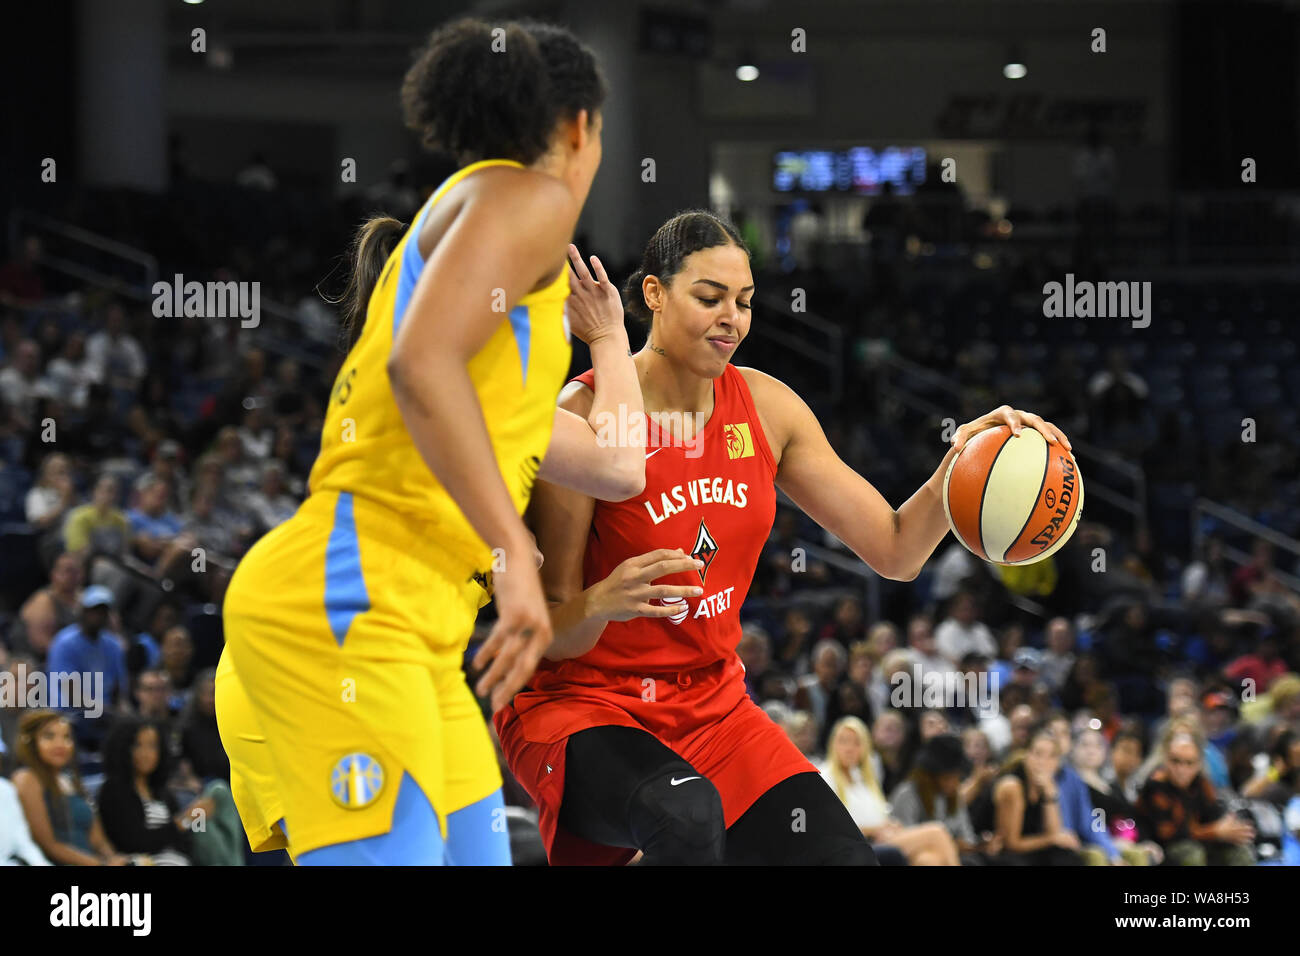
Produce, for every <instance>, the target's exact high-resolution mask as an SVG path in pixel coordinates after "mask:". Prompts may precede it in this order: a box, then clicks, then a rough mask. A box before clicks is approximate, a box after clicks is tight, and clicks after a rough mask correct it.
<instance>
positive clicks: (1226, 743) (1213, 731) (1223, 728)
mask: <svg viewBox="0 0 1300 956" xmlns="http://www.w3.org/2000/svg"><path fill="white" fill-rule="evenodd" d="M1237 710H1238V708H1237V698H1236V697H1234V696H1232V695H1231V694H1229V693H1227V692H1226V691H1221V690H1220V691H1212V692H1211V693H1208V694H1206V695H1205V696H1204V697H1202V698H1201V725H1202V726H1203V727H1204V728H1205V739H1206V741H1207V742H1208V743H1209V744H1210V746H1211V747H1214V748H1217V749H1218V750H1219V751H1227V749H1228V748H1229V747H1230V746H1232V741H1233V739H1234V738H1235V737H1236V736H1237V734H1238V732H1239V731H1238V729H1237ZM1211 779H1212V780H1213V782H1214V783H1215V785H1216V786H1223V785H1224V784H1222V783H1221V782H1220V781H1219V780H1217V779H1214V778H1213V777H1212V778H1211Z"/></svg>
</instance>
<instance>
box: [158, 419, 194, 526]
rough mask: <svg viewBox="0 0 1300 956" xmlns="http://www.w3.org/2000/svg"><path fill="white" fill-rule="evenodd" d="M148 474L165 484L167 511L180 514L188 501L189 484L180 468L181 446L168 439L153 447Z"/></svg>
mask: <svg viewBox="0 0 1300 956" xmlns="http://www.w3.org/2000/svg"><path fill="white" fill-rule="evenodd" d="M148 473H149V474H151V475H153V476H154V477H156V478H158V479H160V480H161V481H163V482H166V484H167V495H168V497H167V510H168V511H171V512H175V513H180V512H183V511H184V510H185V502H187V501H189V500H190V482H189V479H188V478H186V476H185V469H184V468H183V467H182V466H181V446H180V445H178V444H177V443H176V442H174V441H172V440H171V439H170V438H169V439H166V440H165V441H160V442H159V443H158V444H157V445H155V446H154V449H153V452H152V453H151V454H150V456H149V472H148Z"/></svg>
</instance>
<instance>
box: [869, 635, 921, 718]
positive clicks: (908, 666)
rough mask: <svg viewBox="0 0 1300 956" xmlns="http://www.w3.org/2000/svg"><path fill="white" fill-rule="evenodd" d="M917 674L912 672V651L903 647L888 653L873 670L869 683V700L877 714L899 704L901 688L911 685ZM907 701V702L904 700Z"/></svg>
mask: <svg viewBox="0 0 1300 956" xmlns="http://www.w3.org/2000/svg"><path fill="white" fill-rule="evenodd" d="M914 677H915V675H914V674H913V672H912V652H911V651H910V650H906V649H903V648H899V649H898V650H893V651H890V652H889V653H887V654H886V655H885V656H884V658H883V659H882V660H881V662H880V666H878V667H877V668H876V669H875V670H874V671H873V672H872V676H871V680H870V682H869V683H868V684H867V700H868V701H869V702H870V704H871V709H872V711H873V712H874V713H876V714H883V713H884V712H885V711H887V710H890V709H891V708H894V707H896V706H899V704H896V703H895V701H896V700H898V697H897V696H896V692H897V693H898V694H901V693H903V691H902V690H900V689H899V688H906V687H910V686H911V682H912V681H913V680H914ZM904 703H906V702H904Z"/></svg>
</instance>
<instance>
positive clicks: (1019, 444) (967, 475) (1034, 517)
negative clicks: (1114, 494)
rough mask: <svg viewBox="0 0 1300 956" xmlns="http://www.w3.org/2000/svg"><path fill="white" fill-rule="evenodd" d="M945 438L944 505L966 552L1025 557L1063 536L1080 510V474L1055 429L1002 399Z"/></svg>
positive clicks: (1001, 559)
mask: <svg viewBox="0 0 1300 956" xmlns="http://www.w3.org/2000/svg"><path fill="white" fill-rule="evenodd" d="M1026 426H1028V427H1027V428H1026ZM952 444H953V448H954V449H955V450H956V452H957V454H955V455H954V456H952V461H951V463H950V464H949V465H948V471H947V473H946V474H945V475H944V481H943V508H944V513H945V514H946V515H947V517H948V524H949V526H950V527H951V528H952V531H953V533H954V534H955V535H956V536H957V540H958V541H960V542H961V543H962V544H963V545H965V546H966V548H967V549H969V550H970V551H971V552H972V553H973V554H975V555H976V556H978V557H980V558H983V559H984V560H985V561H991V562H993V563H994V564H1005V565H1016V564H1032V563H1034V562H1035V561H1041V560H1042V559H1044V558H1047V557H1050V556H1051V555H1052V554H1054V553H1055V552H1056V551H1057V550H1059V549H1060V548H1061V546H1062V545H1064V544H1065V542H1066V541H1067V540H1069V538H1070V536H1071V535H1072V534H1073V533H1074V529H1075V527H1077V525H1078V522H1079V515H1080V514H1081V513H1082V510H1083V477H1082V475H1081V474H1080V473H1079V466H1078V463H1077V462H1076V461H1075V460H1074V455H1073V454H1071V452H1070V440H1069V439H1068V438H1066V437H1065V435H1064V434H1063V433H1062V432H1061V431H1060V429H1058V428H1057V427H1056V426H1055V425H1053V424H1052V423H1051V422H1046V421H1044V420H1043V419H1042V417H1041V416H1038V415H1035V414H1033V413H1032V412H1025V411H1019V410H1017V409H1014V408H1011V407H1010V406H1009V405H1003V406H1002V407H1001V408H997V409H994V410H993V411H992V412H989V413H988V414H987V415H985V416H983V417H981V418H978V419H976V420H975V421H973V422H968V423H966V424H965V425H962V426H961V427H960V428H958V429H957V431H956V432H955V433H954V434H953V436H952Z"/></svg>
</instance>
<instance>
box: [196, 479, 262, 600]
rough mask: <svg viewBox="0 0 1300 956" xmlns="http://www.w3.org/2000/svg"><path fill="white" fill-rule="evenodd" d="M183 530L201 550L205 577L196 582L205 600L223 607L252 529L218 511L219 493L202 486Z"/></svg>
mask: <svg viewBox="0 0 1300 956" xmlns="http://www.w3.org/2000/svg"><path fill="white" fill-rule="evenodd" d="M184 530H185V533H186V534H187V535H189V536H190V537H191V538H192V539H193V540H194V541H195V542H196V546H197V547H199V548H201V549H202V555H203V573H202V574H200V575H198V576H197V578H198V583H199V585H200V586H201V587H202V588H203V589H204V592H205V593H204V597H205V598H206V599H207V600H209V601H211V602H212V603H214V604H220V603H221V599H222V597H223V596H224V594H225V587H226V585H227V584H229V582H230V575H231V573H232V572H233V571H234V569H235V564H236V562H237V561H238V559H239V557H240V556H241V555H242V554H243V553H244V551H245V550H246V545H245V542H246V541H247V539H248V538H249V537H250V535H249V531H250V528H249V526H248V525H247V524H246V523H245V522H244V521H243V519H241V518H238V517H236V516H234V515H232V514H231V513H230V512H226V511H221V510H218V508H217V492H216V491H215V490H213V489H212V488H211V486H209V485H207V484H206V483H204V482H199V483H197V484H196V485H195V489H194V498H193V501H192V503H191V506H190V510H189V512H188V513H187V514H186V515H185V522H184Z"/></svg>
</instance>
